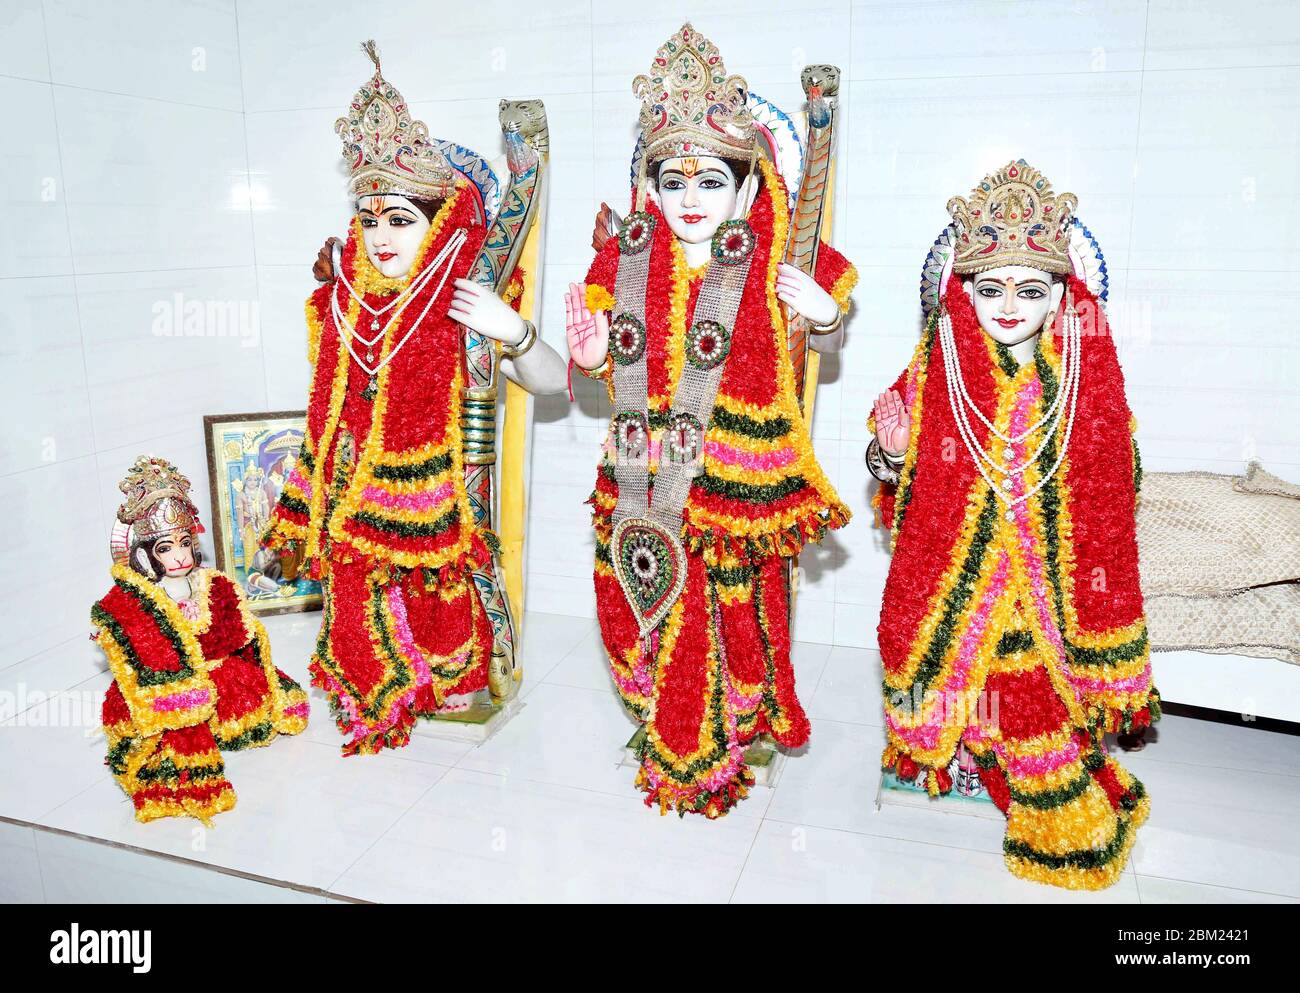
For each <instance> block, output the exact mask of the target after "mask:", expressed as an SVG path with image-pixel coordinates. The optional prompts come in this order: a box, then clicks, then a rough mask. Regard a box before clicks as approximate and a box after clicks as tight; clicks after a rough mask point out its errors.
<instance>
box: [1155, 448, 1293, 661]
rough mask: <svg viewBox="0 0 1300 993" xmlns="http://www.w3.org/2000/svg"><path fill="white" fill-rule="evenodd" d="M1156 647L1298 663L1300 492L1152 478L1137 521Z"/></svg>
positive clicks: (1241, 481)
mask: <svg viewBox="0 0 1300 993" xmlns="http://www.w3.org/2000/svg"><path fill="white" fill-rule="evenodd" d="M1137 535H1138V549H1139V554H1140V556H1141V568H1142V592H1143V595H1144V597H1145V599H1146V611H1147V626H1148V629H1149V631H1150V637H1151V647H1152V648H1153V649H1156V650H1158V651H1173V650H1176V649H1196V650H1199V651H1204V652H1218V653H1221V654H1234V655H1250V656H1256V657H1260V658H1278V659H1284V660H1286V661H1288V662H1293V663H1296V664H1300V486H1297V485H1295V484H1293V483H1288V482H1287V481H1286V480H1283V479H1279V478H1278V477H1277V476H1274V475H1272V474H1270V473H1268V472H1265V471H1264V470H1263V468H1261V467H1260V466H1259V464H1258V463H1251V465H1250V466H1249V468H1248V469H1247V472H1246V475H1245V476H1230V475H1219V474H1216V473H1209V472H1174V473H1159V472H1152V473H1146V474H1145V475H1144V476H1143V478H1142V498H1141V501H1140V504H1139V507H1138V515H1137Z"/></svg>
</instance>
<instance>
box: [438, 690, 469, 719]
mask: <svg viewBox="0 0 1300 993" xmlns="http://www.w3.org/2000/svg"><path fill="white" fill-rule="evenodd" d="M473 702H474V694H473V693H452V694H450V695H449V696H448V697H447V699H445V700H444V701H443V703H442V706H441V707H439V708H438V713H440V714H459V713H460V712H461V711H463V710H469V707H470V704H471V703H473Z"/></svg>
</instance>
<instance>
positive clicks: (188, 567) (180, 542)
mask: <svg viewBox="0 0 1300 993" xmlns="http://www.w3.org/2000/svg"><path fill="white" fill-rule="evenodd" d="M153 557H154V559H155V561H157V563H158V564H159V565H160V566H161V567H162V569H163V572H164V573H165V574H166V575H167V576H169V577H171V578H173V579H176V578H179V577H181V576H187V575H189V574H190V572H191V571H192V570H193V569H194V536H193V535H192V534H190V533H189V532H188V531H181V530H176V531H171V532H169V533H167V534H165V535H163V536H162V537H161V538H159V539H158V540H157V541H155V542H154V545H153Z"/></svg>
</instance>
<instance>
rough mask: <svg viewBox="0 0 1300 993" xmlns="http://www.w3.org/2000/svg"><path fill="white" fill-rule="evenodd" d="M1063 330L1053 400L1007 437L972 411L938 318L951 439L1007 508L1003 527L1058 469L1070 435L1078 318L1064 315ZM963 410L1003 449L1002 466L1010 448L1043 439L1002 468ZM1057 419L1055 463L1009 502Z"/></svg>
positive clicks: (946, 329)
mask: <svg viewBox="0 0 1300 993" xmlns="http://www.w3.org/2000/svg"><path fill="white" fill-rule="evenodd" d="M1063 325H1064V327H1063V330H1064V334H1063V335H1062V338H1063V343H1062V346H1061V384H1060V388H1059V389H1058V390H1057V393H1056V397H1055V399H1054V400H1053V401H1052V403H1051V405H1050V406H1049V407H1048V409H1047V411H1046V412H1045V413H1044V415H1043V416H1042V417H1041V418H1039V420H1038V421H1037V422H1036V423H1035V424H1034V425H1033V426H1031V427H1029V428H1027V429H1026V430H1025V431H1023V432H1021V433H1020V434H1016V435H1007V434H1003V433H1002V432H1001V431H999V430H998V429H997V428H996V427H995V426H994V425H993V424H992V422H990V421H989V419H988V418H987V417H985V416H984V414H983V412H982V411H981V410H980V409H979V407H977V406H976V405H975V401H974V400H973V399H972V398H971V395H970V392H969V390H967V388H966V381H965V380H964V379H963V378H962V373H961V362H960V360H959V358H958V355H957V341H956V338H955V337H954V335H953V329H952V318H951V317H949V316H948V314H947V312H944V313H943V314H942V315H941V316H940V318H939V345H940V348H941V350H942V353H943V361H944V371H945V373H946V375H945V376H944V378H945V379H946V380H947V386H948V405H949V407H950V408H951V409H952V413H953V419H954V420H955V421H956V422H957V433H958V434H960V435H961V439H962V442H963V443H964V444H965V445H966V450H967V451H968V452H970V455H971V459H972V460H973V461H974V462H975V468H976V469H978V470H979V473H980V475H981V476H982V477H983V478H984V481H985V482H986V483H988V485H989V488H990V489H991V490H992V491H993V492H994V494H996V495H997V498H998V499H999V500H1000V501H1002V503H1003V505H1005V507H1006V508H1007V509H1006V514H1005V516H1006V519H1007V520H1008V521H1012V520H1015V516H1016V515H1015V508H1016V507H1017V506H1018V505H1020V504H1023V503H1026V502H1027V501H1028V500H1029V499H1030V498H1031V497H1032V496H1034V494H1036V493H1037V492H1038V491H1039V490H1040V489H1042V488H1043V486H1045V485H1046V484H1047V483H1048V482H1049V481H1050V480H1051V479H1052V477H1053V476H1055V475H1056V472H1057V470H1058V469H1060V467H1061V463H1062V462H1063V461H1064V460H1065V452H1066V449H1067V448H1068V447H1069V445H1070V435H1071V434H1072V433H1073V431H1074V414H1075V409H1076V405H1077V400H1078V395H1079V379H1080V363H1079V355H1080V351H1081V347H1082V340H1083V333H1082V328H1083V323H1082V321H1080V319H1079V315H1078V314H1077V313H1075V311H1074V310H1073V308H1071V309H1070V310H1068V311H1066V313H1065V316H1064V318H1063ZM1049 333H1050V332H1049ZM1067 394H1068V395H1069V403H1068V405H1067V404H1064V403H1062V400H1063V399H1064V397H1065V396H1066V395H1067ZM1067 406H1068V411H1067ZM967 408H970V409H971V410H973V411H974V412H975V414H976V416H977V417H979V419H980V420H981V421H982V422H983V423H984V424H985V425H987V426H988V428H989V430H990V431H991V432H992V433H993V434H994V435H995V436H996V437H997V438H999V439H1001V440H1002V441H1003V442H1005V443H1006V445H1007V447H1006V448H1005V449H1004V450H1003V455H1004V457H1005V458H1006V459H1008V460H1009V459H1011V458H1012V448H1011V446H1012V445H1013V444H1019V443H1020V442H1022V441H1024V440H1025V439H1026V438H1028V437H1029V436H1030V435H1031V434H1032V433H1033V432H1034V431H1036V430H1038V429H1039V428H1040V427H1041V428H1044V431H1043V438H1042V440H1041V441H1040V442H1039V443H1038V447H1037V448H1036V449H1035V450H1034V453H1033V454H1032V455H1031V456H1029V458H1027V459H1025V461H1023V462H1021V463H1019V464H1017V465H1010V466H1003V465H1001V464H1000V463H999V462H998V460H997V459H995V458H994V457H993V456H992V455H991V454H989V452H987V451H985V449H984V446H983V445H981V444H980V441H979V438H978V437H977V436H976V434H975V430H974V428H973V427H972V425H971V422H970V418H969V417H968V415H967V413H966V410H967ZM1062 418H1064V419H1065V432H1064V435H1063V437H1062V439H1061V450H1060V452H1059V453H1058V454H1057V457H1056V462H1055V463H1054V464H1053V465H1052V467H1051V469H1049V470H1048V471H1047V472H1046V473H1044V474H1043V476H1042V478H1041V479H1039V480H1038V482H1037V483H1035V484H1034V486H1033V487H1032V488H1031V489H1030V490H1028V491H1027V492H1025V493H1022V494H1021V495H1020V496H1018V497H1014V498H1013V497H1012V496H1011V494H1010V490H1011V488H1012V483H1013V481H1014V480H1015V479H1018V478H1019V477H1020V476H1022V475H1023V474H1024V472H1025V470H1026V469H1028V468H1029V467H1030V466H1031V465H1033V464H1034V463H1035V462H1037V460H1038V456H1039V455H1041V454H1042V452H1043V449H1044V448H1046V447H1047V442H1048V441H1049V440H1050V439H1051V438H1053V437H1055V435H1056V432H1057V428H1058V427H1059V425H1060V424H1061V420H1062ZM986 466H987V467H988V468H986ZM990 470H992V472H993V473H995V474H997V475H999V476H1001V477H1002V480H1001V485H999V484H998V483H997V482H995V481H994V479H993V477H992V476H991V475H990Z"/></svg>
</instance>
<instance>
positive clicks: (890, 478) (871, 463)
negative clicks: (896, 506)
mask: <svg viewBox="0 0 1300 993" xmlns="http://www.w3.org/2000/svg"><path fill="white" fill-rule="evenodd" d="M904 458H905V456H904ZM902 465H903V461H902V460H901V459H900V460H898V461H895V457H894V456H891V455H890V454H889V453H888V452H886V451H885V450H884V449H883V448H881V447H880V439H879V438H872V439H871V444H869V445H868V446H867V469H868V470H869V471H870V473H871V475H873V476H875V477H876V478H877V479H878V480H880V481H881V482H882V483H889V484H890V485H892V486H897V485H898V479H899V469H900V468H902Z"/></svg>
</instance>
